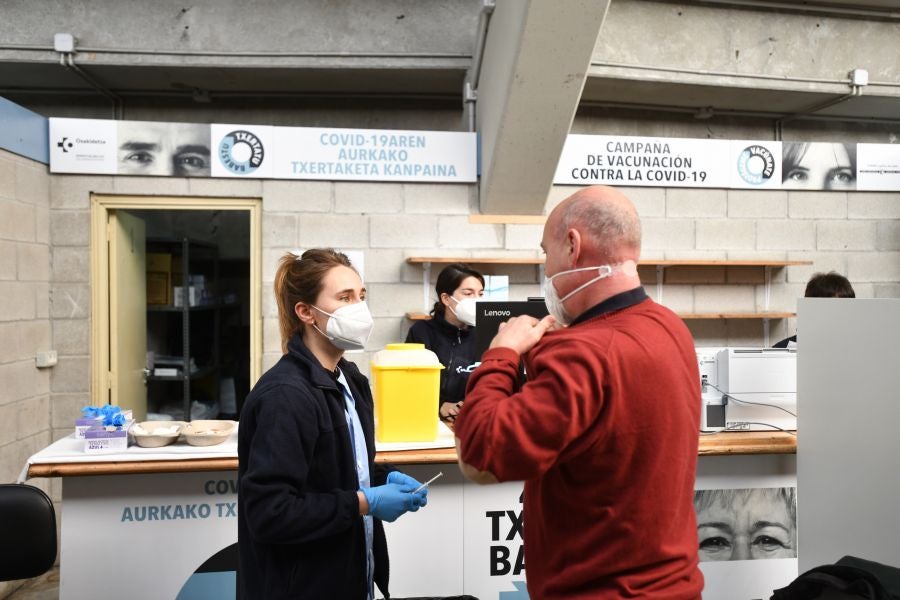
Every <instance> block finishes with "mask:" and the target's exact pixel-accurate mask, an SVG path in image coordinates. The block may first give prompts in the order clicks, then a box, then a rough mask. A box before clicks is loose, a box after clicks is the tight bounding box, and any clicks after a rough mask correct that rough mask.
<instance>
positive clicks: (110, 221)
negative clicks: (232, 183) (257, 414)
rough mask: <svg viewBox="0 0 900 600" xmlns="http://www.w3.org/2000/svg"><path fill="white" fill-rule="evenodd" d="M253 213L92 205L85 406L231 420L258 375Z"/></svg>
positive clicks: (195, 203) (196, 202)
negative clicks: (89, 341) (88, 373)
mask: <svg viewBox="0 0 900 600" xmlns="http://www.w3.org/2000/svg"><path fill="white" fill-rule="evenodd" d="M259 232H260V201H259V200H243V199H218V198H168V197H153V198H147V197H117V196H99V195H95V196H92V199H91V290H92V292H91V293H92V297H91V306H92V308H91V315H92V319H91V323H92V327H91V336H92V352H91V400H92V403H93V404H94V405H103V404H113V405H118V406H121V407H122V408H123V409H131V410H132V411H133V414H134V418H135V419H137V420H144V419H147V418H151V419H173V420H178V421H190V420H192V419H205V418H227V419H236V418H237V417H238V415H239V413H240V408H241V404H242V402H243V399H244V398H245V397H246V395H247V393H248V392H249V389H250V387H252V385H253V383H254V382H255V381H256V379H257V378H258V377H259V376H260V374H261V357H262V332H261V319H260V314H261V309H260V296H259V290H260V233H259Z"/></svg>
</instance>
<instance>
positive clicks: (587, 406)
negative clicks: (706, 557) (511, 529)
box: [455, 299, 703, 600]
mask: <svg viewBox="0 0 900 600" xmlns="http://www.w3.org/2000/svg"><path fill="white" fill-rule="evenodd" d="M518 362H519V356H518V355H517V354H516V353H515V352H514V351H512V350H510V349H508V348H495V349H492V350H489V351H488V352H486V353H485V354H484V356H483V359H482V364H481V367H479V368H478V369H476V370H475V372H474V373H473V374H472V376H471V378H470V379H469V384H468V391H467V394H466V402H465V405H464V408H463V409H462V411H461V413H460V415H459V416H458V418H457V421H456V427H455V432H456V436H457V437H458V438H459V442H460V452H461V458H462V460H463V461H464V462H466V463H468V464H470V465H472V466H473V467H475V468H477V469H478V470H481V471H490V472H491V473H493V474H494V475H496V476H497V478H498V479H499V480H500V481H510V480H525V498H524V523H525V525H524V543H525V569H526V574H527V575H526V579H527V581H528V592H529V594H530V596H531V598H532V600H543V599H551V598H566V599H573V598H591V599H607V598H608V599H613V598H615V599H618V598H654V599H660V598H665V599H672V600H676V599H685V600H694V599H699V598H700V592H701V590H702V589H703V575H702V574H701V572H700V570H699V568H698V559H697V525H696V517H695V513H694V506H693V490H694V479H695V475H696V470H697V445H698V439H699V436H698V430H699V425H700V382H699V375H698V369H697V359H696V354H695V351H694V344H693V339H692V338H691V335H690V332H688V330H687V328H686V327H685V325H684V323H683V322H682V321H681V319H679V318H678V317H677V316H676V315H675V314H674V313H672V312H671V311H670V310H668V309H667V308H665V307H663V306H660V305H659V304H656V303H655V302H653V301H652V300H650V299H646V300H644V301H642V302H640V303H638V304H635V305H632V306H629V307H627V308H624V309H622V310H618V311H615V312H608V313H605V314H602V315H600V316H597V317H595V318H591V319H589V320H587V321H584V322H582V323H578V324H576V325H573V326H571V327H568V328H566V329H562V330H559V331H553V332H549V333H547V334H546V335H545V336H544V337H543V339H541V341H540V343H539V344H538V345H537V346H535V348H534V349H533V350H532V351H531V352H530V353H529V354H528V356H527V357H526V370H527V373H528V382H527V383H526V384H525V386H524V387H522V388H521V389H519V390H518V391H517V383H516V382H517V370H518Z"/></svg>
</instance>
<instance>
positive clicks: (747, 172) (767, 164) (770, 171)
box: [737, 144, 775, 185]
mask: <svg viewBox="0 0 900 600" xmlns="http://www.w3.org/2000/svg"><path fill="white" fill-rule="evenodd" d="M737 169H738V174H739V175H740V176H741V179H743V180H744V181H746V182H747V183H749V184H750V185H763V184H764V183H766V182H767V181H769V180H770V179H771V178H772V175H774V174H775V156H774V155H773V154H772V151H771V150H769V149H768V148H766V147H765V146H763V145H761V144H753V145H752V146H747V147H746V148H744V149H743V150H742V151H741V153H740V154H739V155H738V159H737Z"/></svg>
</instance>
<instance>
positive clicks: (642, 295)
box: [570, 286, 648, 326]
mask: <svg viewBox="0 0 900 600" xmlns="http://www.w3.org/2000/svg"><path fill="white" fill-rule="evenodd" d="M647 298H648V296H647V292H645V291H644V287H643V286H638V287H636V288H634V289H633V290H628V291H627V292H622V293H620V294H616V295H615V296H610V297H609V298H607V299H606V300H604V301H603V302H601V303H600V304H595V305H594V306H592V307H591V308H589V309H587V310H586V311H584V312H583V313H581V314H580V315H578V317H576V318H575V320H574V321H572V323H570V326H572V325H578V324H579V323H584V322H585V321H587V320H588V319H593V318H594V317H599V316H600V315H604V314H606V313H611V312H614V311H617V310H622V309H623V308H628V307H629V306H634V305H635V304H640V303H641V302H643V301H644V300H646V299H647Z"/></svg>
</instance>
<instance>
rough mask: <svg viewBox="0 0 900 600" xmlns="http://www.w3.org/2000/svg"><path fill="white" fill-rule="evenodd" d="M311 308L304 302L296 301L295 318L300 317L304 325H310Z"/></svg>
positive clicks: (311, 318) (311, 317)
mask: <svg viewBox="0 0 900 600" xmlns="http://www.w3.org/2000/svg"><path fill="white" fill-rule="evenodd" d="M312 313H313V309H312V307H311V306H310V305H309V304H307V303H306V302H298V303H297V304H295V305H294V314H296V315H297V318H298V319H300V322H301V323H303V324H304V325H310V324H312V323H313V322H314V320H315V319H313V314H312Z"/></svg>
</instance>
